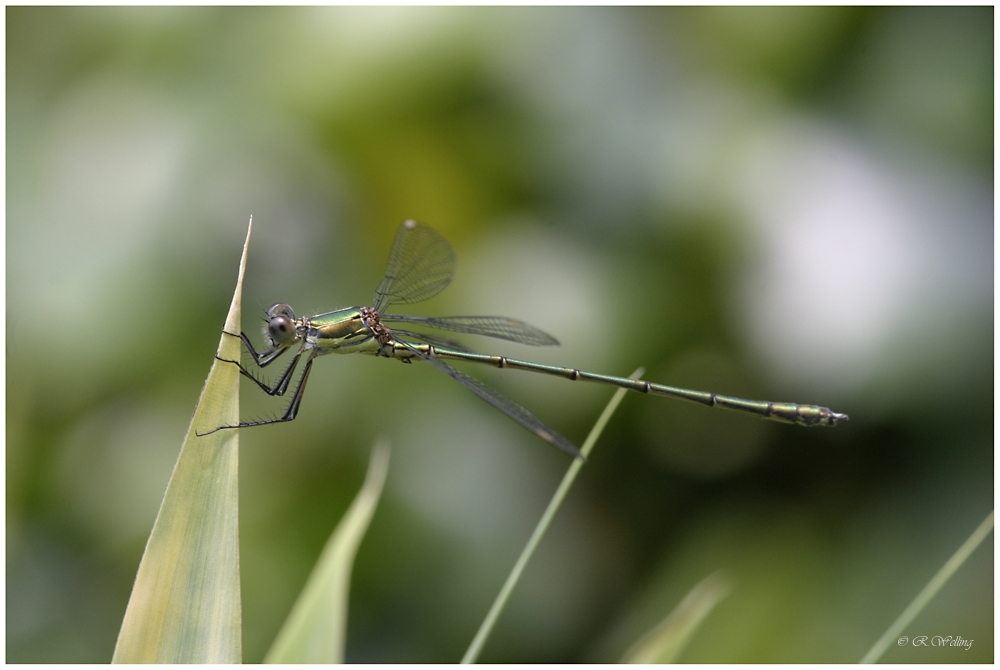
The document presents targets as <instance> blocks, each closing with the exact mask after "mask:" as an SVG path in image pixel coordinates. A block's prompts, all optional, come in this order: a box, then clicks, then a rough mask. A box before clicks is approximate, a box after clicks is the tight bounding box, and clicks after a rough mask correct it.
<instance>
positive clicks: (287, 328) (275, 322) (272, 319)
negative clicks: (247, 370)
mask: <svg viewBox="0 0 1000 670" xmlns="http://www.w3.org/2000/svg"><path fill="white" fill-rule="evenodd" d="M264 336H265V337H267V339H268V340H270V342H271V346H281V345H285V346H289V345H291V344H294V343H295V340H296V337H297V336H296V333H295V312H293V311H292V308H291V307H289V306H288V305H286V304H285V303H283V302H279V303H275V304H273V305H271V309H269V310H267V324H266V325H265V326H264Z"/></svg>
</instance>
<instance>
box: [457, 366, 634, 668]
mask: <svg viewBox="0 0 1000 670" xmlns="http://www.w3.org/2000/svg"><path fill="white" fill-rule="evenodd" d="M644 372H645V369H644V368H639V369H638V370H636V371H635V372H633V373H632V374H631V375H630V377H631V378H632V379H639V378H640V377H642V375H643V373H644ZM627 392H628V390H627V389H623V388H620V389H618V390H617V391H615V394H614V395H613V396H611V400H610V401H608V404H607V406H606V407H605V408H604V411H603V412H601V416H599V417H598V418H597V423H595V424H594V427H593V428H591V429H590V434H589V435H587V439H586V440H585V441H584V443H583V447H581V448H580V453H581V454H583V459H585V458H587V456H589V455H590V451H591V450H592V449H593V448H594V444H596V443H597V438H599V437H600V436H601V433H602V432H604V427H605V426H606V425H607V424H608V421H609V420H610V419H611V415H612V414H614V413H615V410H616V409H618V404H619V403H621V401H622V398H624V397H625V394H626V393H627ZM583 459H581V458H574V459H573V462H572V463H571V464H570V466H569V469H568V470H567V471H566V474H565V475H563V480H562V482H561V483H560V484H559V488H558V489H556V492H555V494H553V496H552V500H551V501H549V506H548V507H546V508H545V512H544V513H543V514H542V518H541V519H539V520H538V525H536V526H535V530H534V532H533V533H532V534H531V537H530V538H529V539H528V544H526V545H525V546H524V549H522V550H521V555H520V557H518V559H517V562H516V563H515V564H514V567H513V569H512V570H511V571H510V575H508V577H507V581H506V582H504V585H503V586H502V587H501V588H500V593H498V594H497V597H496V599H495V600H494V601H493V606H492V607H490V611H489V612H487V614H486V618H485V619H483V623H481V624H480V625H479V630H478V631H476V636H475V637H474V638H472V643H471V644H470V645H469V648H468V649H467V650H466V651H465V656H463V657H462V663H475V662H476V659H477V658H479V654H480V653H481V652H482V650H483V646H484V645H485V644H486V640H488V639H489V637H490V633H491V632H492V631H493V626H494V625H495V624H496V621H497V619H498V618H499V617H500V613H501V612H503V609H504V607H505V606H506V605H507V600H508V599H509V598H510V594H511V592H513V590H514V587H515V586H517V582H518V581H519V580H520V579H521V573H523V572H524V568H525V566H527V565H528V561H530V560H531V557H532V556H533V555H534V554H535V549H536V548H537V547H538V544H539V543H540V542H541V541H542V538H543V537H545V533H546V532H547V531H548V530H549V525H551V523H552V519H553V518H555V515H556V512H558V511H559V508H560V507H561V506H562V502H563V500H564V499H565V498H566V494H567V493H569V489H570V487H571V486H573V482H575V481H576V476H577V474H579V472H580V468H581V467H583V463H584V460H583Z"/></svg>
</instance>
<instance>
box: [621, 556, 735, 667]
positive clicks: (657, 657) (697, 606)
mask: <svg viewBox="0 0 1000 670" xmlns="http://www.w3.org/2000/svg"><path fill="white" fill-rule="evenodd" d="M732 588H733V587H732V582H731V581H730V580H729V579H728V578H726V577H724V576H722V575H721V574H720V573H718V572H716V573H714V574H711V575H709V576H708V577H706V578H705V579H703V580H702V581H701V582H699V583H698V585H697V586H695V587H694V588H693V589H691V591H690V592H689V593H688V594H687V596H685V597H684V600H682V601H681V604H680V605H678V606H677V607H676V609H674V611H673V612H671V613H670V614H669V616H667V618H666V619H664V620H663V621H661V622H660V623H659V624H657V625H656V627H655V628H653V629H652V630H651V631H649V632H648V633H646V634H645V635H644V636H643V637H641V638H640V639H639V641H638V642H636V643H635V644H634V645H632V648H631V649H629V650H628V651H627V652H626V653H625V656H624V657H623V658H622V661H621V662H622V663H644V664H649V663H673V662H674V661H675V660H676V659H677V657H678V656H679V655H680V653H681V652H682V651H683V650H684V647H685V646H686V645H687V643H688V640H690V639H691V636H692V635H693V634H694V632H695V631H696V630H697V629H698V626H700V625H701V622H702V621H704V620H705V617H707V616H708V614H709V612H711V611H712V609H713V608H714V607H715V606H716V605H717V604H718V603H719V601H720V600H722V599H723V598H725V597H726V596H727V595H729V593H730V592H731V591H732Z"/></svg>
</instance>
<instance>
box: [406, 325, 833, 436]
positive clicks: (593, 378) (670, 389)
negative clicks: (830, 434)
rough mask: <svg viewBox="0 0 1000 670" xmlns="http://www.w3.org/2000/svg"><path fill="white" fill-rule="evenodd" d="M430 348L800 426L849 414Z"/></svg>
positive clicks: (446, 355)
mask: <svg viewBox="0 0 1000 670" xmlns="http://www.w3.org/2000/svg"><path fill="white" fill-rule="evenodd" d="M418 348H420V349H423V350H425V351H427V353H429V354H430V355H432V356H437V357H438V358H450V359H454V360H463V361H472V362H474V363H483V364H485V365H494V366H496V367H499V368H515V369H517V370H529V371H531V372H541V373H543V374H548V375H556V376H558V377H565V378H566V379H570V380H573V381H576V380H583V381H589V382H597V383H599V384H611V385H613V386H620V387H622V388H627V389H631V390H633V391H638V392H639V393H649V394H651V395H664V396H669V397H671V398H680V399H681V400H689V401H691V402H696V403H700V404H702V405H708V406H709V407H724V408H726V409H731V410H735V411H737V412H746V413H749V414H756V415H757V416H760V417H763V418H765V419H772V420H774V421H782V422H785V423H795V424H798V425H800V426H836V425H837V422H838V421H843V420H846V419H847V415H846V414H840V413H837V412H834V411H831V410H830V409H828V408H826V407H819V406H816V405H799V404H796V403H790V402H768V401H766V400H743V399H742V398H732V397H730V396H725V395H719V394H717V393H708V392H707V391H692V390H689V389H682V388H677V387H674V386H666V385H664V384H655V383H653V382H647V381H642V380H635V379H629V378H628V377H615V376H613V375H602V374H598V373H596V372H586V371H585V370H579V369H577V368H563V367H559V366H556V365H543V364H541V363H532V362H531V361H521V360H517V359H516V358H507V357H506V356H494V355H490V354H474V353H471V352H464V351H453V350H451V349H441V348H439V347H434V346H430V345H421V346H420V347H418Z"/></svg>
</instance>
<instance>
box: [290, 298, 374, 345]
mask: <svg viewBox="0 0 1000 670" xmlns="http://www.w3.org/2000/svg"><path fill="white" fill-rule="evenodd" d="M297 329H301V333H302V336H301V337H302V338H303V339H304V340H305V346H306V347H308V348H313V347H315V348H316V349H317V350H318V351H317V352H316V353H317V355H322V354H328V353H331V352H335V353H338V354H352V353H367V354H374V353H377V352H378V350H379V347H380V346H381V345H380V344H379V342H378V340H377V339H376V338H375V337H374V333H373V332H372V330H371V329H370V328H369V327H368V326H366V325H365V322H364V319H362V317H361V308H360V307H346V308H344V309H338V310H337V311H335V312H327V313H326V314H320V315H318V316H312V317H303V318H301V319H299V320H298V322H297Z"/></svg>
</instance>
